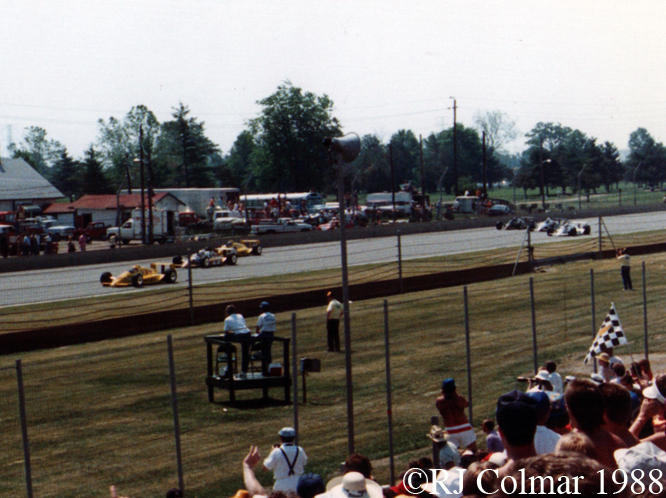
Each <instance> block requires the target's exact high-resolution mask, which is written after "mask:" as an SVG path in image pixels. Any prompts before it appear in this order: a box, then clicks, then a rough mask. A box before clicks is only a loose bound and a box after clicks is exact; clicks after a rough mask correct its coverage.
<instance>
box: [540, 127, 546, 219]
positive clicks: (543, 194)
mask: <svg viewBox="0 0 666 498" xmlns="http://www.w3.org/2000/svg"><path fill="white" fill-rule="evenodd" d="M539 168H540V169H541V206H542V207H543V210H544V211H545V210H546V184H545V182H544V175H543V138H541V139H540V140H539Z"/></svg>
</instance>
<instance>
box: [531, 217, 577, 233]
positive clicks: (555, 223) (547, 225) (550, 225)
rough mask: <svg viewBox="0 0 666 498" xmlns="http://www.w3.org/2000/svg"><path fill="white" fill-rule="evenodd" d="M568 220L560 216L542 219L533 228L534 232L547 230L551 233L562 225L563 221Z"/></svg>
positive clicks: (566, 221)
mask: <svg viewBox="0 0 666 498" xmlns="http://www.w3.org/2000/svg"><path fill="white" fill-rule="evenodd" d="M568 222H569V221H568V220H565V219H560V218H555V219H552V218H546V219H545V220H544V221H542V222H541V223H539V224H538V225H537V226H536V228H535V229H534V230H535V231H536V232H547V233H550V234H552V233H553V232H555V231H556V230H557V229H558V228H560V227H561V226H562V225H564V224H565V223H568Z"/></svg>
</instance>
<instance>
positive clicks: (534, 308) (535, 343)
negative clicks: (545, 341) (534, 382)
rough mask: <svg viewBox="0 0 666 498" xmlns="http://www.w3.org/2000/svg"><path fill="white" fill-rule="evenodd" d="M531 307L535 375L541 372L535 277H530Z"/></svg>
mask: <svg viewBox="0 0 666 498" xmlns="http://www.w3.org/2000/svg"><path fill="white" fill-rule="evenodd" d="M530 307H531V308H532V356H533V358H534V375H536V374H537V373H538V372H539V358H538V356H539V355H538V353H537V329H536V306H535V303H534V277H530Z"/></svg>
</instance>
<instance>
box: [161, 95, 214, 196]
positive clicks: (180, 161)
mask: <svg viewBox="0 0 666 498" xmlns="http://www.w3.org/2000/svg"><path fill="white" fill-rule="evenodd" d="M189 113H190V110H189V109H188V108H187V106H185V105H183V104H182V102H181V104H180V106H179V107H178V108H174V112H173V114H172V116H173V118H174V119H173V120H172V121H167V122H165V123H164V124H162V130H161V131H162V133H161V135H160V136H159V140H158V147H157V148H158V150H159V153H158V157H159V159H160V160H161V161H162V163H163V164H165V165H167V169H168V170H170V171H171V178H170V179H171V181H172V184H173V185H176V186H184V187H186V188H189V187H213V186H215V185H216V183H217V181H216V174H215V173H216V172H215V166H214V165H213V163H212V162H211V156H212V155H213V154H215V153H216V152H218V151H219V148H218V146H217V145H216V144H214V143H213V142H212V141H211V140H210V139H209V138H208V137H206V135H205V132H204V123H203V122H201V123H199V122H197V120H196V118H188V114H189Z"/></svg>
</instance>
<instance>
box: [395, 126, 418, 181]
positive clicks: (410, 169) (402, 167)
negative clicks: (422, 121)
mask: <svg viewBox="0 0 666 498" xmlns="http://www.w3.org/2000/svg"><path fill="white" fill-rule="evenodd" d="M391 149H392V154H393V174H394V177H395V178H394V179H395V188H396V190H400V185H402V184H403V183H406V182H408V181H414V182H415V183H416V184H417V185H420V182H419V181H418V179H419V178H420V177H421V173H420V167H419V161H420V148H419V141H418V140H417V139H416V136H414V132H412V131H411V130H399V131H398V132H396V133H394V134H393V136H392V137H391Z"/></svg>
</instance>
